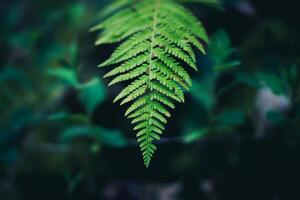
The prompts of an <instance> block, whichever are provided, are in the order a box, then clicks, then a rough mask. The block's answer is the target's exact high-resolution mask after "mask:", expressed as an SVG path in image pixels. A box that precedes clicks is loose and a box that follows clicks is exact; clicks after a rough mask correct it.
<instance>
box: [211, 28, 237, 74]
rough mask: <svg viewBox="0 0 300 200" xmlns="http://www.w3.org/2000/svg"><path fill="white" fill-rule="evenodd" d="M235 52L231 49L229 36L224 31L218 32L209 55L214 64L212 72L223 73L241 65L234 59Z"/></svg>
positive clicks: (212, 40) (213, 39)
mask: <svg viewBox="0 0 300 200" xmlns="http://www.w3.org/2000/svg"><path fill="white" fill-rule="evenodd" d="M235 51H236V50H235V49H234V48H232V47H231V41H230V38H229V36H228V34H227V33H226V32H225V31H224V30H220V31H218V32H216V33H215V34H214V35H213V36H212V37H211V42H210V45H209V47H208V53H207V55H208V57H209V58H210V60H211V63H212V70H213V71H214V72H215V73H222V72H224V71H226V70H230V69H233V68H235V67H236V66H238V65H240V64H241V63H240V61H239V60H237V59H234V58H233V57H232V55H233V53H234V52H235Z"/></svg>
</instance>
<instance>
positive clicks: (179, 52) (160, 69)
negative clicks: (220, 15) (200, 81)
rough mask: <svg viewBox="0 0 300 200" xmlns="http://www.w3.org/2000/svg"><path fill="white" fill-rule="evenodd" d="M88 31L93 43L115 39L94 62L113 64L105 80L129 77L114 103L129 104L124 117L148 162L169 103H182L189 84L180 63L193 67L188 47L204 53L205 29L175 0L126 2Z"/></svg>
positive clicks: (154, 149) (162, 127)
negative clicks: (113, 45)
mask: <svg viewBox="0 0 300 200" xmlns="http://www.w3.org/2000/svg"><path fill="white" fill-rule="evenodd" d="M122 1H124V0H122ZM127 1H128V0H127ZM127 1H126V2H127ZM124 2H125V1H124ZM116 5H118V4H116ZM120 5H122V6H123V7H124V5H125V3H122V4H120ZM126 5H127V3H126ZM92 31H101V32H100V35H99V37H98V39H97V41H96V45H99V44H105V43H106V44H109V43H113V42H119V43H120V45H119V46H118V47H117V48H116V50H115V51H114V52H113V53H112V55H111V56H110V58H108V59H107V60H106V61H105V62H104V63H102V64H101V65H100V67H104V66H109V65H118V66H117V67H115V68H114V69H112V70H111V71H110V72H108V73H107V74H106V75H105V76H104V77H114V78H113V79H112V80H111V82H110V83H109V85H112V84H115V83H119V82H124V81H128V80H131V83H129V85H127V86H126V87H125V88H124V89H123V90H122V91H121V92H120V93H119V95H117V97H116V98H115V100H114V102H116V101H121V105H122V104H125V103H130V104H131V105H130V106H129V107H128V109H127V110H126V113H125V116H127V118H129V119H131V120H132V124H134V128H133V129H134V130H135V131H137V134H136V137H137V141H138V142H139V143H140V148H141V151H142V156H143V160H144V164H145V166H146V167H148V166H149V164H150V161H151V159H152V157H153V154H154V152H155V151H156V149H157V148H156V145H155V141H157V140H160V135H161V134H162V133H163V131H164V129H165V128H164V126H165V124H166V123H167V118H169V117H171V114H170V111H169V109H170V108H171V109H173V108H175V105H174V102H184V91H185V90H189V88H190V86H191V84H192V81H191V78H190V76H189V74H188V72H187V70H186V69H185V67H184V65H182V64H183V63H185V64H186V65H187V66H189V67H191V68H192V69H194V70H197V68H196V59H195V53H194V50H193V47H194V48H196V49H198V50H200V51H201V52H202V53H205V50H204V46H203V43H208V37H207V35H206V32H205V30H204V28H203V26H202V24H201V22H199V21H198V19H197V18H196V17H195V16H194V15H193V14H192V13H190V12H189V11H188V10H187V9H185V8H184V7H182V6H181V5H180V4H179V3H177V2H176V1H175V0H144V1H138V2H135V3H133V2H132V3H129V1H128V6H125V7H124V8H123V9H121V10H120V11H119V12H117V13H115V14H113V15H112V16H111V17H108V18H107V19H105V20H104V21H103V22H102V23H100V24H98V25H97V26H95V27H94V28H92Z"/></svg>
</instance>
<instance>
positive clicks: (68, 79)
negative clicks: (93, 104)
mask: <svg viewBox="0 0 300 200" xmlns="http://www.w3.org/2000/svg"><path fill="white" fill-rule="evenodd" d="M47 73H48V75H50V76H53V77H56V78H58V79H60V80H61V81H63V82H65V83H66V84H68V85H70V86H73V87H77V86H78V85H79V82H78V79H77V75H76V71H75V70H74V69H69V68H65V67H59V68H55V69H49V70H48V71H47Z"/></svg>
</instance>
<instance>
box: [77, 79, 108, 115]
mask: <svg viewBox="0 0 300 200" xmlns="http://www.w3.org/2000/svg"><path fill="white" fill-rule="evenodd" d="M78 89H79V100H80V102H81V103H82V105H84V106H85V108H86V110H87V111H88V112H89V113H92V112H94V110H95V109H96V108H97V106H98V105H99V104H100V103H102V102H103V101H104V100H105V97H106V90H105V86H104V84H103V82H102V81H101V80H100V79H99V78H95V79H92V80H91V81H89V82H87V83H85V84H81V85H80V86H79V88H78Z"/></svg>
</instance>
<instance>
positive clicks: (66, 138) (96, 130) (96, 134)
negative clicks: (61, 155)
mask: <svg viewBox="0 0 300 200" xmlns="http://www.w3.org/2000/svg"><path fill="white" fill-rule="evenodd" d="M78 138H93V139H95V140H97V141H99V142H101V143H103V144H105V145H108V146H113V147H122V146H124V145H125V144H126V139H125V138H124V137H123V135H122V133H121V132H120V131H118V130H109V129H103V128H101V127H98V126H92V125H91V126H88V125H86V126H71V127H68V128H66V129H64V130H63V131H62V132H61V134H60V136H59V140H60V141H62V142H71V141H72V140H74V139H78Z"/></svg>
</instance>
